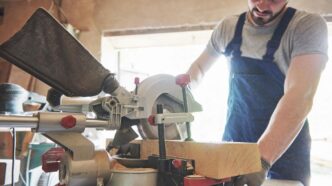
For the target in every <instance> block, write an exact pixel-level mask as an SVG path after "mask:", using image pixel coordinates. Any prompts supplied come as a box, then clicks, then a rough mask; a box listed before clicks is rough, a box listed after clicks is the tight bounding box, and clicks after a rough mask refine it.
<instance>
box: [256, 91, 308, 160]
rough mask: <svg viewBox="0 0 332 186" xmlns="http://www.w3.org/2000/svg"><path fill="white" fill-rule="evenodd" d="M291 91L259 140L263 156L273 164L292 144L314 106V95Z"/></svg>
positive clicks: (278, 106) (278, 107) (283, 99)
mask: <svg viewBox="0 0 332 186" xmlns="http://www.w3.org/2000/svg"><path fill="white" fill-rule="evenodd" d="M299 95H301V93H300V94H298V93H297V92H296V91H293V92H292V91H290V92H289V93H287V94H285V95H284V96H283V97H282V98H281V100H280V101H279V103H278V105H277V107H276V109H275V111H274V113H273V115H272V117H271V119H270V123H269V125H268V127H267V129H266V130H265V132H264V133H263V135H262V136H261V138H260V139H259V140H258V146H259V150H260V152H261V155H262V158H264V159H265V160H266V161H268V162H269V163H270V164H273V163H274V162H275V161H276V160H277V159H279V157H280V156H281V155H282V154H283V153H284V152H285V151H286V150H287V149H288V147H289V146H290V145H291V144H292V142H293V141H294V139H295V138H296V136H297V135H298V133H299V132H300V131H301V129H302V127H303V123H304V120H305V118H306V117H307V115H308V113H309V111H310V109H311V107H312V97H311V98H308V97H306V96H303V97H299Z"/></svg>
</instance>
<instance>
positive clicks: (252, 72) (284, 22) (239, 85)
mask: <svg viewBox="0 0 332 186" xmlns="http://www.w3.org/2000/svg"><path fill="white" fill-rule="evenodd" d="M295 11H296V10H295V9H293V8H288V9H287V10H286V12H285V14H284V15H283V17H282V19H281V20H280V23H279V24H278V26H277V28H276V30H275V31H274V33H273V36H272V39H271V40H270V41H269V42H268V43H267V51H266V54H265V55H264V56H263V59H262V60H261V59H253V58H249V57H243V56H241V50H240V47H241V43H242V30H243V26H244V22H245V19H246V13H243V14H241V16H240V18H239V20H238V22H237V25H236V30H235V35H234V38H233V39H232V41H231V42H230V43H229V44H228V46H227V47H226V50H225V55H226V56H229V57H231V63H230V78H229V81H230V82H229V86H230V93H229V98H228V113H227V124H226V126H225V132H224V135H223V140H224V141H235V142H257V141H258V139H259V138H260V136H261V135H262V133H263V132H264V131H265V129H266V127H267V125H268V123H269V120H270V117H271V115H272V113H273V111H274V109H275V107H276V105H277V103H278V101H279V100H280V98H281V97H282V96H283V94H284V81H285V76H284V74H283V73H282V72H281V71H280V69H279V68H278V66H277V65H276V63H275V62H274V54H275V52H276V50H277V49H278V47H279V45H280V41H281V38H282V35H283V33H284V32H285V30H286V28H287V26H288V24H289V22H290V20H291V19H292V17H293V16H294V14H295ZM310 144H311V138H310V134H309V127H308V122H307V121H305V124H304V127H303V128H302V130H301V132H300V133H299V135H298V136H297V138H296V139H295V141H294V142H293V143H292V145H291V146H290V147H289V149H288V150H287V151H286V152H285V153H284V154H283V156H282V157H281V158H280V159H279V160H278V161H276V162H275V164H274V165H273V166H272V167H271V169H270V171H269V174H268V177H269V178H273V179H287V180H298V181H301V182H302V183H303V184H304V185H308V184H309V177H310Z"/></svg>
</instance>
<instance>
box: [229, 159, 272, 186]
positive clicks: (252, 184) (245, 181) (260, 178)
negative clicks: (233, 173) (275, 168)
mask: <svg viewBox="0 0 332 186" xmlns="http://www.w3.org/2000/svg"><path fill="white" fill-rule="evenodd" d="M261 162H262V170H261V171H260V172H255V173H251V174H246V175H242V176H238V177H236V178H234V180H233V182H232V183H228V184H226V185H227V186H245V185H247V186H260V185H262V184H263V182H264V180H265V178H266V176H267V172H268V170H269V169H270V167H271V166H270V165H269V163H267V162H266V161H265V160H263V159H261Z"/></svg>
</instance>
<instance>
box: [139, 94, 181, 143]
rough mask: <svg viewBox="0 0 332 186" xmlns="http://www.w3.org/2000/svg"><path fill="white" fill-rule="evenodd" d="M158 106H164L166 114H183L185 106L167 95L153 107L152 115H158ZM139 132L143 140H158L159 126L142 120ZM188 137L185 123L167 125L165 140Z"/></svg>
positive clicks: (159, 99) (160, 97)
mask: <svg viewBox="0 0 332 186" xmlns="http://www.w3.org/2000/svg"><path fill="white" fill-rule="evenodd" d="M157 104H162V105H163V107H164V113H176V112H183V111H184V109H183V105H182V104H180V103H178V102H177V101H175V100H174V99H172V98H171V97H169V96H168V95H167V94H162V95H160V96H159V97H158V98H157V99H156V101H155V102H154V104H153V105H152V109H151V110H152V111H151V112H152V113H151V115H152V114H156V110H157ZM137 128H138V132H139V133H140V135H141V136H142V138H143V139H157V138H158V126H153V125H151V124H149V122H148V121H147V119H141V120H140V122H139V124H138V126H137ZM186 136H187V131H186V126H185V123H177V124H176V123H167V124H165V138H166V139H168V140H173V139H185V138H186Z"/></svg>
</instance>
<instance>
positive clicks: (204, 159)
mask: <svg viewBox="0 0 332 186" xmlns="http://www.w3.org/2000/svg"><path fill="white" fill-rule="evenodd" d="M166 153H167V156H175V157H179V158H184V159H193V160H195V164H196V167H195V171H196V174H199V175H202V176H206V177H210V178H215V179H222V178H228V177H232V176H237V175H243V174H248V173H252V172H257V171H259V170H260V169H261V163H260V155H259V151H258V146H257V144H255V143H201V142H182V141H166ZM151 154H159V147H158V141H157V140H142V141H141V158H142V159H146V158H147V157H148V156H149V155H151Z"/></svg>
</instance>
